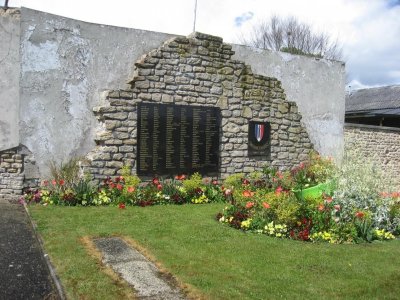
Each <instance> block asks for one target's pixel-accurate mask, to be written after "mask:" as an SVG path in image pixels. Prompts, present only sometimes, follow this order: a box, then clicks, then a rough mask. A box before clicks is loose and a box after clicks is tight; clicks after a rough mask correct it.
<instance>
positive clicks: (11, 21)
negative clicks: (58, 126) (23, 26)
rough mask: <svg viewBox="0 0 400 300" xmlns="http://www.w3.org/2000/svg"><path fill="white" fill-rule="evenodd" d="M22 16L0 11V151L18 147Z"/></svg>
mask: <svg viewBox="0 0 400 300" xmlns="http://www.w3.org/2000/svg"><path fill="white" fill-rule="evenodd" d="M19 25H20V14H19V12H18V11H17V10H14V9H8V10H4V9H0V116H1V117H0V151H2V150H6V149H10V148H13V147H16V146H18V144H19V127H18V122H19V73H20V64H19V33H20V26H19Z"/></svg>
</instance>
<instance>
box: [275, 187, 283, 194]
mask: <svg viewBox="0 0 400 300" xmlns="http://www.w3.org/2000/svg"><path fill="white" fill-rule="evenodd" d="M282 191H283V188H282V187H281V186H278V187H277V188H276V190H275V194H277V195H279V194H280V193H281V192H282Z"/></svg>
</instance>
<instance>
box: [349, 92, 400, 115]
mask: <svg viewBox="0 0 400 300" xmlns="http://www.w3.org/2000/svg"><path fill="white" fill-rule="evenodd" d="M351 113H372V114H381V115H400V85H392V86H383V87H377V88H369V89H361V90H356V91H352V92H350V93H349V94H347V95H346V114H351Z"/></svg>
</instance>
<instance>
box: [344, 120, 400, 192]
mask: <svg viewBox="0 0 400 300" xmlns="http://www.w3.org/2000/svg"><path fill="white" fill-rule="evenodd" d="M344 133H345V148H346V150H356V151H358V152H359V153H360V155H362V156H364V157H366V158H368V159H370V160H372V161H374V162H376V163H377V165H378V166H380V168H381V169H382V171H383V172H384V174H385V176H386V177H387V178H388V180H393V182H394V184H395V185H396V187H397V188H398V189H400V129H399V128H392V127H379V126H369V125H359V124H349V123H348V124H346V126H345V130H344Z"/></svg>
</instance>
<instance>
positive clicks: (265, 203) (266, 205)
mask: <svg viewBox="0 0 400 300" xmlns="http://www.w3.org/2000/svg"><path fill="white" fill-rule="evenodd" d="M262 206H263V207H264V208H265V209H268V208H270V207H271V205H269V203H267V202H263V203H262Z"/></svg>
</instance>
